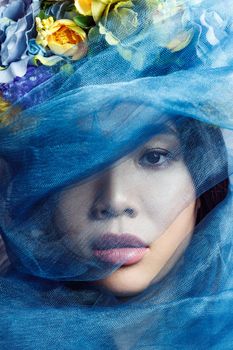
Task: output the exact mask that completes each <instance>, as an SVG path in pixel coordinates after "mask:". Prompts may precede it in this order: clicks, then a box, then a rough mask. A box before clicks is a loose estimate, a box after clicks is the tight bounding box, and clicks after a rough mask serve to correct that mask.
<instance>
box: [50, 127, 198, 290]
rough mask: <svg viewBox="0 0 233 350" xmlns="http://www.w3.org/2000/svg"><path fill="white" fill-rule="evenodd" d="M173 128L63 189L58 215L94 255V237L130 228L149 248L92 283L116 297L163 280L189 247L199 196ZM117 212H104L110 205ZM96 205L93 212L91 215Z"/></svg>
mask: <svg viewBox="0 0 233 350" xmlns="http://www.w3.org/2000/svg"><path fill="white" fill-rule="evenodd" d="M179 150H180V142H179V139H178V137H177V136H176V133H175V132H174V130H172V129H169V130H166V131H164V132H163V133H161V134H159V135H155V136H154V137H153V138H152V139H151V140H149V141H148V142H147V143H145V144H144V145H142V146H140V147H139V148H138V149H137V150H136V151H134V152H133V153H131V154H129V155H128V156H126V157H124V158H123V159H121V160H120V161H119V162H117V163H115V164H114V166H113V167H111V168H109V169H108V170H106V171H104V172H103V173H101V174H98V176H95V177H93V178H92V179H89V180H88V181H86V182H84V183H82V184H79V185H75V186H72V187H71V188H68V189H66V190H64V191H63V192H62V193H61V195H60V198H59V205H58V209H57V212H56V215H55V220H56V223H57V225H58V226H59V228H60V229H61V230H62V231H63V232H65V233H66V234H67V235H69V239H70V242H74V243H75V246H77V242H81V243H80V244H79V246H80V248H79V249H80V251H79V254H81V255H82V256H83V257H85V258H87V257H89V258H91V251H90V242H91V241H92V240H93V239H94V238H95V237H98V236H101V234H103V233H105V232H113V233H114V234H119V235H120V234H122V233H126V232H127V233H129V234H132V235H134V236H136V237H137V238H139V239H141V240H143V241H144V242H146V244H147V245H148V247H149V249H148V250H147V252H146V254H145V255H144V256H143V258H142V259H141V260H140V261H139V262H137V263H135V264H132V265H130V266H120V267H119V268H118V269H117V270H115V271H113V272H112V273H111V274H109V275H108V276H106V277H104V278H102V279H98V280H96V281H94V282H91V283H94V284H97V285H101V286H103V287H105V288H107V289H108V290H109V291H111V292H112V293H114V294H115V295H118V296H131V295H135V294H138V293H140V292H141V291H143V290H145V289H146V288H147V287H148V286H149V285H150V284H151V283H154V282H156V281H158V280H160V279H162V278H163V277H164V276H165V275H166V274H167V273H168V272H169V271H170V270H171V269H172V267H173V266H174V265H175V264H176V262H177V261H178V259H179V258H180V257H181V255H182V254H183V253H184V251H185V250H186V248H187V246H188V245H189V243H190V240H191V238H192V233H193V230H194V227H195V220H196V214H197V209H198V207H199V205H200V202H199V200H196V199H195V189H194V186H193V181H192V178H191V175H190V173H189V171H188V169H187V167H186V165H185V163H184V160H183V156H182V154H181V152H180V151H179ZM109 207H111V208H112V209H113V210H114V213H115V215H114V216H112V217H111V216H105V214H104V213H105V212H106V210H105V209H106V208H109ZM93 208H94V210H95V213H96V214H95V215H96V216H94V217H93V216H92V217H90V215H89V213H90V210H92V209H93Z"/></svg>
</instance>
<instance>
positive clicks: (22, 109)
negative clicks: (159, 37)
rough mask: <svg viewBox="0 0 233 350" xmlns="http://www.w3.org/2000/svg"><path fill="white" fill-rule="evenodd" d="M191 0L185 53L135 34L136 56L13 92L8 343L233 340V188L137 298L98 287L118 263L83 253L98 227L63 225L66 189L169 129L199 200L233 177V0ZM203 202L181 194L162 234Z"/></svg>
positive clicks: (6, 145) (4, 338) (5, 175)
mask: <svg viewBox="0 0 233 350" xmlns="http://www.w3.org/2000/svg"><path fill="white" fill-rule="evenodd" d="M185 6H187V8H188V9H189V16H190V18H189V21H188V23H189V25H192V26H193V28H194V29H193V30H194V34H193V39H192V43H191V44H190V45H189V46H187V48H184V49H183V50H181V51H179V52H177V53H173V54H172V55H171V54H170V52H169V50H160V49H158V47H155V48H154V49H153V45H152V43H153V40H154V39H153V38H154V35H155V32H154V31H153V30H147V31H145V32H142V33H140V35H139V34H138V35H136V36H135V37H133V39H132V41H133V43H134V44H135V47H137V49H135V52H134V53H133V60H132V61H133V63H132V62H128V61H127V60H125V59H124V58H123V57H122V55H121V52H120V53H119V50H117V49H116V48H115V47H110V48H108V49H105V50H103V51H98V52H97V53H96V55H94V56H93V57H90V58H84V59H83V60H81V61H80V62H78V63H76V64H73V66H72V70H73V71H72V74H70V72H68V71H65V70H62V71H60V72H56V73H55V72H54V73H53V75H52V76H51V77H50V78H49V79H48V80H47V81H46V82H44V83H43V84H41V85H39V86H37V87H35V88H34V89H33V90H32V91H31V92H28V93H27V94H26V95H25V96H24V97H22V98H21V99H20V100H18V101H13V100H12V101H11V102H12V106H11V107H10V108H9V110H8V111H7V112H5V113H4V114H3V115H2V124H1V127H0V139H1V144H0V158H1V177H2V182H1V185H0V195H1V204H0V210H1V219H0V225H1V232H2V237H3V240H4V244H5V247H6V251H7V255H8V258H9V261H8V266H7V262H6V259H5V258H4V253H3V252H2V259H0V261H1V262H2V264H1V279H0V293H1V298H0V307H1V320H0V334H1V340H0V344H1V348H2V349H55V348H56V349H77V348H78V349H104V348H108V349H178V348H182V349H230V348H231V346H232V345H231V344H232V340H233V332H232V328H233V317H232V311H231V310H232V306H233V292H232V288H233V278H232V272H233V271H232V267H233V264H232V224H233V222H232V221H233V219H232V209H233V208H232V206H233V202H232V192H231V184H230V185H229V189H228V193H227V195H226V196H225V198H224V200H223V201H222V202H221V203H219V204H218V205H217V206H215V207H214V208H213V209H212V210H211V211H210V212H209V213H208V214H207V215H206V216H205V217H204V218H203V219H202V220H200V222H199V223H198V224H197V225H196V227H195V230H194V234H193V236H192V240H191V242H190V244H189V246H188V248H187V249H186V251H185V252H184V254H183V255H182V257H181V258H180V259H179V260H178V262H177V263H176V264H175V266H174V267H173V268H172V270H171V271H170V272H169V273H168V274H167V275H166V276H165V277H164V278H163V279H161V280H160V281H157V282H154V283H153V282H152V283H151V284H150V286H149V287H148V288H146V289H145V290H144V291H143V292H141V293H139V294H137V295H135V296H132V297H129V298H126V299H125V300H121V298H118V297H117V296H115V295H114V294H113V293H111V292H110V291H108V290H107V289H105V288H102V287H93V286H90V285H89V284H88V282H90V281H93V280H95V279H100V278H102V277H104V276H108V275H109V274H111V273H112V272H113V271H114V270H116V269H118V268H119V267H120V266H119V265H118V266H114V267H112V266H106V264H103V263H99V262H96V261H95V259H92V258H90V257H89V258H88V259H84V258H83V257H82V255H81V253H80V251H79V249H80V248H79V247H80V246H82V247H86V246H87V245H88V242H89V240H90V239H91V234H92V232H85V234H86V235H85V237H82V239H81V240H77V239H74V240H73V241H70V237H69V235H68V234H66V233H65V232H64V231H63V230H62V229H61V227H59V225H58V224H57V223H56V222H55V220H54V213H55V212H56V210H57V206H58V203H59V201H60V198H61V197H60V194H61V193H62V192H63V191H64V190H65V189H67V188H68V189H69V188H72V186H77V185H82V184H85V183H87V182H88V180H90V179H92V178H95V177H98V175H100V174H102V173H103V172H104V171H107V170H108V169H111V168H112V167H114V164H116V162H121V160H122V159H123V158H124V157H127V156H129V155H130V154H131V153H132V152H133V151H135V150H136V149H137V148H138V147H139V146H141V145H143V144H145V142H147V141H148V140H150V139H151V138H152V137H153V136H155V135H160V134H161V132H162V130H163V128H164V127H166V126H168V125H170V124H171V125H173V126H174V125H175V127H176V130H177V131H178V133H179V139H180V144H181V150H180V151H181V152H182V154H185V160H186V164H187V167H188V170H189V172H190V174H191V175H192V180H193V184H194V187H195V197H197V198H198V197H200V196H202V195H203V194H204V193H205V192H207V191H208V190H210V189H211V188H213V187H214V186H216V185H217V184H219V183H221V182H222V181H224V180H226V179H228V178H229V177H230V176H231V174H232V166H233V163H232V152H233V145H232V131H231V130H232V128H233V119H232V111H233V99H232V91H233V79H232V54H231V52H232V28H233V19H232V18H233V8H232V5H231V4H230V1H226V2H224V4H222V5H221V4H219V2H217V1H194V2H192V1H190V6H189V2H187V3H185ZM220 18H221V21H220ZM208 21H210V22H211V24H213V28H214V29H213V28H212V27H211V26H210V25H209V26H208V25H207V24H208V23H207V22H208ZM203 23H204V24H203ZM205 24H206V25H205ZM211 28H212V29H211ZM211 30H213V31H214V34H215V35H216V36H217V37H216V38H215V39H216V43H215V44H213V42H211V40H210V42H208V40H207V39H208V38H209V35H210V31H211ZM212 34H213V33H212ZM127 44H128V45H130V43H127ZM142 57H143V58H144V59H143V61H142V63H141V66H140V69H139V68H138V66H137V67H135V65H136V62H138V60H139V58H142ZM139 61H140V60H139ZM7 94H8V95H7ZM5 97H7V98H9V100H10V95H9V91H6V92H5ZM177 176H179V174H178V175H177ZM169 185H170V186H171V187H169ZM167 186H168V188H172V183H171V184H167ZM165 196H166V193H165ZM191 199H193V198H191V197H189V194H188V193H184V192H183V193H181V195H180V196H179V198H177V199H176V201H175V203H171V209H170V210H171V211H170V212H169V213H172V215H167V213H168V212H166V210H167V209H166V208H165V209H164V213H163V215H162V214H161V215H160V216H158V217H157V218H156V220H157V224H156V225H157V226H156V227H157V232H156V234H155V237H153V238H154V239H155V238H157V237H159V236H160V235H162V233H163V232H164V230H165V229H166V228H167V227H168V226H169V225H170V224H171V223H172V221H173V220H174V219H175V217H176V216H178V214H179V213H180V212H181V211H182V210H183V209H184V208H185V207H186V206H187V205H188V204H189V203H190V201H191ZM80 209H81V208H80ZM61 226H62V225H61Z"/></svg>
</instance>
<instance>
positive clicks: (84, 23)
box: [73, 15, 95, 29]
mask: <svg viewBox="0 0 233 350" xmlns="http://www.w3.org/2000/svg"><path fill="white" fill-rule="evenodd" d="M73 21H74V22H75V24H77V25H78V26H79V27H81V28H83V29H89V28H91V27H93V26H94V25H95V22H94V20H93V18H92V16H83V15H77V16H75V17H73Z"/></svg>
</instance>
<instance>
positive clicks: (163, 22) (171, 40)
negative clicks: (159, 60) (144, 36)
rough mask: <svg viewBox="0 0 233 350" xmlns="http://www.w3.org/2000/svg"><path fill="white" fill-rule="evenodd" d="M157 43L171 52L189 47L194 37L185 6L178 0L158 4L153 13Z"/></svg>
mask: <svg viewBox="0 0 233 350" xmlns="http://www.w3.org/2000/svg"><path fill="white" fill-rule="evenodd" d="M152 21H153V27H154V31H155V41H156V43H157V44H158V45H159V46H161V47H164V48H167V49H169V50H170V51H171V52H178V51H181V50H183V49H184V48H185V47H187V46H188V45H189V44H190V42H191V40H192V38H193V35H194V30H193V28H192V26H190V23H189V22H190V21H189V15H188V11H187V8H186V6H185V4H182V3H181V2H178V1H177V0H171V2H164V3H160V4H158V6H157V7H156V9H155V11H154V12H153V13H152Z"/></svg>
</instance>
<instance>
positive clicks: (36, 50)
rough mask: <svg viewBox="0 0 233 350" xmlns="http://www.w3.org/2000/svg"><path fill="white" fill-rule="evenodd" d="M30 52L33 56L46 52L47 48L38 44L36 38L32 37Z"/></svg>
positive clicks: (29, 46)
mask: <svg viewBox="0 0 233 350" xmlns="http://www.w3.org/2000/svg"><path fill="white" fill-rule="evenodd" d="M28 54H29V55H31V56H35V55H38V54H41V55H44V54H46V50H45V49H44V48H43V47H42V46H40V45H38V44H37V42H36V39H30V40H29V42H28Z"/></svg>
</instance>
